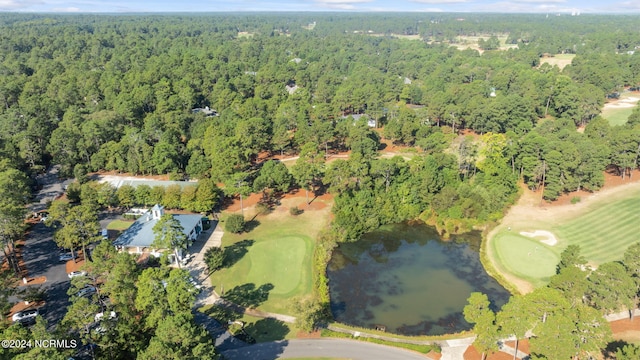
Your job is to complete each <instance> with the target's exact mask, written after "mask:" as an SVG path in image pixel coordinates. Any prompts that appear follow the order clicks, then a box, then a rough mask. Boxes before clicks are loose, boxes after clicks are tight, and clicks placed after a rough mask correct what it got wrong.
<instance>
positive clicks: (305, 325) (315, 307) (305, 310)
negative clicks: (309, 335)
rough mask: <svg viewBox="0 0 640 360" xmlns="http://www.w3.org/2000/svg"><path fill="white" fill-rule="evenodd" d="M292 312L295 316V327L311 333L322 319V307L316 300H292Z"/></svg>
mask: <svg viewBox="0 0 640 360" xmlns="http://www.w3.org/2000/svg"><path fill="white" fill-rule="evenodd" d="M291 303H292V306H293V311H294V312H295V313H296V314H297V316H296V325H297V326H298V327H299V328H300V329H302V330H304V331H306V332H312V331H313V330H315V327H316V325H318V322H319V321H320V320H321V319H322V317H323V315H324V314H323V307H322V304H320V302H318V300H316V299H300V298H294V299H292V302H291Z"/></svg>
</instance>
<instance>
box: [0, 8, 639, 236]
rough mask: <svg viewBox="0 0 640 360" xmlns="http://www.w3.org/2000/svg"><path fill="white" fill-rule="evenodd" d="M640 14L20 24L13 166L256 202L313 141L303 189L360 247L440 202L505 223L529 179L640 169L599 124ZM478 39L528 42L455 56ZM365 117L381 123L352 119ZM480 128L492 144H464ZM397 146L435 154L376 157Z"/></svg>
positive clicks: (633, 67)
mask: <svg viewBox="0 0 640 360" xmlns="http://www.w3.org/2000/svg"><path fill="white" fill-rule="evenodd" d="M636 20H637V19H636V18H635V17H626V16H616V17H610V16H580V17H568V16H567V17H550V18H549V17H546V16H543V15H526V16H524V15H522V16H521V15H517V16H516V15H514V16H509V17H501V16H498V15H472V14H469V15H468V16H466V17H465V19H460V18H459V17H458V16H456V15H451V14H449V15H447V14H438V15H437V16H435V15H432V14H408V15H407V16H402V17H400V16H394V15H384V14H367V15H364V14H344V15H337V14H313V15H310V14H287V15H281V14H278V15H275V14H274V15H253V14H229V15H225V16H221V15H180V16H178V15H175V16H125V15H123V16H106V15H105V16H92V15H78V16H55V15H47V16H44V15H13V14H3V15H2V16H1V17H0V26H1V27H2V32H1V35H0V36H1V37H2V41H1V42H0V43H1V45H0V46H2V58H1V62H0V71H1V73H2V77H1V78H0V99H1V100H2V103H3V105H4V106H3V107H2V110H0V128H1V129H2V131H1V132H0V133H1V134H2V135H0V150H2V156H3V159H5V160H4V162H3V164H4V165H3V168H5V169H8V168H17V169H19V170H22V171H25V172H26V173H27V175H30V176H33V175H34V174H36V173H37V172H39V171H42V169H43V168H45V167H46V166H48V165H49V164H52V163H53V164H60V165H61V166H62V173H63V175H67V176H81V175H82V174H85V173H87V172H88V171H98V170H115V171H119V172H128V173H133V174H166V173H170V174H172V177H173V178H186V177H189V178H204V177H211V178H212V179H213V180H214V181H216V182H222V183H225V184H226V185H228V186H227V191H228V192H231V193H233V192H234V191H235V194H239V193H241V192H242V188H243V187H242V186H236V185H239V184H248V185H249V188H251V186H252V182H253V180H254V179H255V178H257V177H259V171H260V170H259V169H260V163H259V162H258V161H257V159H258V155H259V154H261V153H271V154H277V153H281V154H284V153H288V154H292V155H293V154H300V153H301V152H305V149H306V154H307V157H308V158H309V160H308V161H306V163H302V162H301V163H300V164H299V166H297V167H298V174H297V175H298V176H295V178H296V180H297V183H298V184H299V186H302V187H306V188H309V189H312V190H320V189H322V188H325V189H326V188H330V190H331V191H334V192H339V193H340V194H341V195H340V199H339V200H338V201H337V206H336V213H337V214H340V213H341V212H349V213H350V214H353V213H355V214H358V215H357V217H356V218H342V217H340V216H338V223H339V224H340V222H341V221H343V222H344V223H343V224H342V225H343V226H342V227H343V230H345V232H346V237H347V238H354V237H355V236H357V235H358V234H359V233H360V232H361V231H365V230H368V229H372V228H375V227H377V226H378V225H379V224H380V223H386V222H390V221H397V220H399V219H405V218H409V217H415V216H417V215H419V214H421V213H423V215H424V216H425V217H429V216H430V215H429V214H428V213H425V210H428V212H431V213H432V214H434V216H436V217H439V218H440V219H441V220H442V219H451V218H452V219H463V218H464V219H471V220H472V222H473V221H475V220H480V221H485V220H487V219H495V218H497V217H500V214H501V211H502V210H503V208H504V206H505V204H507V203H509V202H510V201H511V200H513V198H514V194H515V192H516V186H515V183H516V181H517V179H518V178H522V179H523V180H524V181H525V182H526V183H527V184H528V185H529V186H530V187H532V188H538V187H542V186H544V196H545V197H546V198H547V199H554V198H556V197H558V196H559V195H560V194H561V193H563V192H565V191H571V190H577V189H581V188H582V189H587V190H595V189H598V188H599V187H600V186H601V185H602V183H603V177H602V170H603V169H604V168H605V167H606V166H608V165H614V166H616V167H617V169H618V170H619V172H620V174H621V176H625V174H626V173H627V172H628V171H629V170H631V169H633V168H636V167H637V158H638V136H637V135H638V131H640V130H638V128H637V127H636V126H635V123H636V122H635V121H630V122H629V124H628V125H626V126H622V127H614V128H611V127H609V126H608V124H607V123H606V122H605V121H603V120H602V119H600V118H599V116H598V114H599V113H600V109H601V107H602V105H603V103H604V102H605V99H606V97H605V95H607V94H612V93H617V92H620V91H622V90H623V89H624V88H625V87H628V86H636V85H637V84H639V83H640V56H639V55H629V53H628V52H629V51H632V50H633V49H635V47H636V46H638V45H640V40H639V39H638V37H637V36H636V35H637V29H636V28H635V27H634V23H635V21H636ZM371 34H373V35H376V36H372V35H371ZM478 34H486V35H493V37H492V39H494V38H495V35H496V34H497V35H503V34H508V35H507V38H506V40H505V41H506V43H507V44H514V45H517V46H515V47H511V48H509V49H508V50H486V51H484V52H483V53H482V55H481V54H480V52H478V51H476V50H471V49H468V50H457V49H456V48H454V47H450V46H449V43H450V42H452V41H455V38H456V36H467V35H468V36H473V35H478ZM398 35H419V36H421V38H420V39H421V40H416V41H409V40H401V39H398V38H396V36H398ZM490 40H491V39H490ZM490 40H488V41H484V40H481V44H480V45H483V46H486V47H487V48H492V46H489V44H490V43H493V41H490ZM494 45H495V44H494ZM558 53H574V54H576V58H575V59H574V60H573V63H572V65H570V66H568V67H567V68H565V69H564V70H563V71H561V70H560V69H559V68H557V67H551V66H549V65H548V64H542V65H541V62H540V59H541V56H543V55H545V54H558ZM207 108H209V109H212V110H206V109H207ZM194 109H196V110H194ZM197 109H200V110H202V111H198V110H197ZM360 114H366V115H367V116H369V117H371V118H374V119H375V120H377V125H378V126H379V127H380V126H383V127H384V130H383V131H374V130H373V129H371V128H369V127H367V124H366V123H365V122H354V120H353V119H351V118H349V115H360ZM635 117H636V118H637V116H635ZM576 128H579V129H584V132H578V131H575V130H576ZM463 130H470V131H472V132H474V133H475V134H485V135H484V138H483V139H482V140H481V141H472V140H471V139H470V140H469V141H464V142H462V143H460V144H457V143H456V144H454V145H452V142H451V140H452V139H453V138H455V136H456V134H457V133H458V132H460V131H463ZM380 136H383V137H384V138H386V139H389V140H391V141H393V142H395V143H397V144H403V145H408V146H415V147H416V148H417V149H419V150H420V151H421V152H423V153H425V154H426V155H427V156H426V157H424V156H420V157H417V158H415V159H414V160H412V161H410V162H406V163H405V162H402V161H395V160H384V159H377V155H376V154H377V151H378V148H379V142H380ZM309 144H315V148H314V146H311V145H309ZM305 146H306V148H305ZM341 150H351V151H352V152H353V153H356V154H359V156H361V157H362V159H359V160H358V159H357V158H354V159H352V160H350V161H348V162H347V163H342V162H338V163H335V164H332V165H331V166H329V168H328V169H326V174H325V169H324V167H325V165H324V164H321V163H319V161H314V160H313V159H312V158H313V156H317V155H321V154H325V155H326V154H327V153H330V152H334V151H341ZM314 164H315V165H314ZM436 169H439V170H437V171H435V170H436ZM294 170H295V169H294ZM434 171H435V172H434ZM347 174H348V175H347ZM425 174H427V175H425ZM408 179H411V181H406V180H408ZM381 187H384V192H382V191H379V189H380V188H381ZM374 193H375V194H376V195H375V197H374V196H372V194H374ZM381 194H382V195H381ZM374 198H375V200H374ZM398 198H400V199H404V200H403V201H402V202H401V203H397V202H396V201H394V200H395V199H398ZM381 208H383V209H388V211H382V212H379V211H378V209H381ZM343 209H346V210H343ZM372 213H376V214H372ZM377 213H380V214H377ZM355 219H357V220H358V224H347V222H350V221H352V220H355ZM441 222H442V221H441ZM458 225H460V224H458ZM458 225H455V226H458ZM451 226H453V225H449V227H451ZM455 226H454V227H455ZM463 227H464V226H463Z"/></svg>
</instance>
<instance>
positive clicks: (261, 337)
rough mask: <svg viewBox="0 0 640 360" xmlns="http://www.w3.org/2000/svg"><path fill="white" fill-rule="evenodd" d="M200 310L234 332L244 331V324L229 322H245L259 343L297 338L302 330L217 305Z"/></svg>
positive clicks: (247, 328) (245, 328)
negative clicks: (229, 323)
mask: <svg viewBox="0 0 640 360" xmlns="http://www.w3.org/2000/svg"><path fill="white" fill-rule="evenodd" d="M199 310H200V311H201V312H203V313H205V314H207V315H209V316H211V317H213V318H214V319H216V320H218V321H219V322H220V323H222V324H223V325H225V326H228V329H229V331H230V332H232V333H234V334H240V333H241V332H242V330H241V329H242V326H240V325H239V324H237V323H234V324H232V325H228V322H229V321H232V322H233V321H241V322H243V323H244V331H245V332H246V333H247V334H248V335H249V336H251V337H252V338H253V339H255V340H256V342H258V343H260V342H270V341H278V340H290V339H295V338H296V336H297V334H298V332H300V329H298V328H297V327H296V326H295V325H294V324H287V323H285V322H282V321H280V320H276V319H271V318H259V317H255V316H249V315H244V314H238V313H234V312H231V311H230V310H226V309H224V308H221V307H218V306H215V305H207V306H205V307H202V308H200V309H199Z"/></svg>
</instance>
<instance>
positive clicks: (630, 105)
mask: <svg viewBox="0 0 640 360" xmlns="http://www.w3.org/2000/svg"><path fill="white" fill-rule="evenodd" d="M637 105H638V96H637V94H634V93H629V92H624V93H622V94H621V95H620V98H619V99H617V100H616V101H613V102H611V103H607V104H605V105H604V108H603V109H602V117H603V118H605V119H607V120H608V121H609V124H611V125H612V126H618V125H624V124H626V123H627V121H628V120H629V115H631V113H632V112H633V109H635V107H636V106H637Z"/></svg>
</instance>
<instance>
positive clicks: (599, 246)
mask: <svg viewBox="0 0 640 360" xmlns="http://www.w3.org/2000/svg"><path fill="white" fill-rule="evenodd" d="M639 209H640V193H636V194H635V195H634V196H631V197H629V198H627V199H623V200H619V201H616V202H613V203H609V204H605V205H603V206H601V207H598V208H597V209H594V210H593V211H590V212H589V213H588V214H584V215H581V216H580V217H577V218H575V219H572V220H570V221H567V222H566V223H562V224H560V225H559V226H556V227H554V228H553V231H554V232H555V234H556V235H557V236H558V237H559V238H560V239H563V240H564V241H566V243H567V244H578V245H580V247H581V249H582V254H583V255H584V256H585V257H586V258H587V259H588V260H589V261H592V262H595V263H596V264H601V263H604V262H608V261H614V260H620V259H622V256H623V254H624V252H625V250H627V247H629V245H631V244H633V243H635V242H637V241H640V238H638V230H639V229H640V227H639V224H640V214H638V210H639Z"/></svg>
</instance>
